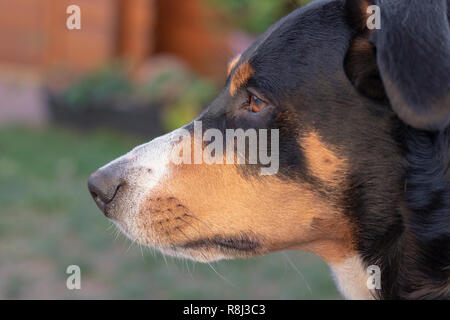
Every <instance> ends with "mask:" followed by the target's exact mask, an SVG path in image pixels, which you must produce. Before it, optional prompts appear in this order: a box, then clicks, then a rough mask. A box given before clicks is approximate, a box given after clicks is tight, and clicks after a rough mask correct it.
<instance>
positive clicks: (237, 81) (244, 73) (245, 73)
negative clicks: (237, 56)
mask: <svg viewBox="0 0 450 320" xmlns="http://www.w3.org/2000/svg"><path fill="white" fill-rule="evenodd" d="M254 72H255V70H253V67H252V66H251V65H250V63H248V62H245V63H243V64H241V65H240V66H239V67H238V68H237V69H236V70H235V71H234V74H233V76H232V78H231V84H230V93H231V95H235V94H236V92H237V90H238V89H239V88H240V87H241V86H243V85H244V84H245V83H247V81H248V79H249V78H250V77H251V76H252V75H253V73H254Z"/></svg>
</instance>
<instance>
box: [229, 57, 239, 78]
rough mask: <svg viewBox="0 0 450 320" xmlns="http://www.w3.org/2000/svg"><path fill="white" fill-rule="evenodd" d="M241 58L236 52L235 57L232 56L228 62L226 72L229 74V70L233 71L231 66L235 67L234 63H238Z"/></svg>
mask: <svg viewBox="0 0 450 320" xmlns="http://www.w3.org/2000/svg"><path fill="white" fill-rule="evenodd" d="M240 59H241V55H240V54H238V55H237V56H236V57H234V58H233V59H232V60H231V61H230V63H228V72H227V74H228V75H230V74H231V71H233V68H234V67H236V65H237V64H238V62H239V60H240Z"/></svg>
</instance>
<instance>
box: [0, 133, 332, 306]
mask: <svg viewBox="0 0 450 320" xmlns="http://www.w3.org/2000/svg"><path fill="white" fill-rule="evenodd" d="M142 142H143V141H138V140H137V139H133V138H129V137H128V138H127V137H122V136H120V135H118V134H113V133H108V132H95V133H82V134H81V133H77V132H72V131H68V130H64V129H56V128H49V129H40V130H32V129H20V128H7V129H5V128H3V129H0V208H1V209H0V257H1V259H0V298H43V299H47V298H69V299H77V298H112V299H116V298H123V299H129V298H136V299H158V298H167V299H203V298H205V299H206V298H209V299H251V298H261V299H317V298H319V299H336V298H340V297H339V294H338V293H337V291H336V289H335V287H334V284H333V281H332V280H331V277H330V272H329V270H328V267H327V266H326V265H325V264H324V263H323V262H322V261H320V260H319V259H318V258H316V257H315V256H313V255H311V254H307V253H301V252H289V253H278V254H272V255H269V256H266V257H261V258H254V259H246V260H234V261H224V262H218V263H214V264H213V267H214V269H215V270H216V271H217V273H219V274H220V276H219V275H218V274H217V273H216V272H215V271H214V270H213V269H212V268H211V267H210V266H208V265H205V264H199V263H193V262H190V261H179V260H174V259H172V258H163V257H162V256H161V255H160V254H159V253H156V254H155V253H153V251H152V250H150V249H144V250H143V251H141V249H140V248H139V247H138V246H137V245H134V246H133V245H131V242H130V241H129V240H127V239H125V238H124V237H123V236H121V235H119V236H118V237H117V239H116V236H115V231H114V228H112V227H111V224H110V223H109V222H108V221H107V220H106V219H105V218H104V217H103V215H102V214H101V213H100V212H99V210H98V209H97V208H96V206H95V204H94V202H93V201H92V200H91V198H90V196H89V193H88V191H87V188H86V181H87V178H88V176H89V174H90V173H91V172H93V171H94V170H95V169H96V168H98V167H100V166H101V165H103V164H105V163H107V162H109V161H110V160H112V159H114V158H115V157H117V156H119V155H121V154H123V153H124V152H126V151H128V150H130V149H131V148H132V147H133V146H135V145H136V144H138V143H142ZM71 264H76V265H79V266H80V267H81V272H82V280H81V286H82V289H81V290H72V291H70V290H68V289H66V277H67V275H66V274H65V270H66V268H67V266H68V265H71ZM292 264H295V265H296V267H293V266H292ZM296 269H298V270H296ZM308 286H309V287H310V289H308Z"/></svg>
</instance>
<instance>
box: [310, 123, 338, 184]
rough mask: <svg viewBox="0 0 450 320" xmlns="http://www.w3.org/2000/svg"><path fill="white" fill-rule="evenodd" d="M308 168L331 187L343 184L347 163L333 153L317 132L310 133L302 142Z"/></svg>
mask: <svg viewBox="0 0 450 320" xmlns="http://www.w3.org/2000/svg"><path fill="white" fill-rule="evenodd" d="M301 146H302V148H303V150H304V152H305V156H306V161H307V165H308V168H309V169H310V171H311V172H312V174H313V175H314V176H315V177H317V178H319V179H320V180H322V181H324V182H326V183H327V184H330V185H338V184H341V183H342V179H343V177H344V173H345V172H346V171H347V162H346V160H345V159H344V158H342V157H339V156H338V155H337V154H336V153H335V152H333V151H332V150H331V149H330V148H329V147H328V146H326V145H325V143H323V142H322V140H321V138H320V137H319V135H318V134H317V133H316V132H314V131H313V132H310V133H309V134H308V135H307V136H306V137H305V138H303V139H302V140H301Z"/></svg>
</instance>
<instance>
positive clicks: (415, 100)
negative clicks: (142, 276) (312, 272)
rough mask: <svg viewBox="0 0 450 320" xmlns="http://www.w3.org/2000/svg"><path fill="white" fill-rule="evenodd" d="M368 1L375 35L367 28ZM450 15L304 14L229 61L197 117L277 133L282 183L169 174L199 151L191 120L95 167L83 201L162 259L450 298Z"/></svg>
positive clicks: (187, 171)
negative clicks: (243, 265) (257, 262)
mask: <svg viewBox="0 0 450 320" xmlns="http://www.w3.org/2000/svg"><path fill="white" fill-rule="evenodd" d="M373 5H375V6H377V8H379V13H380V21H379V22H380V28H379V29H377V28H375V29H371V28H369V27H368V24H367V23H366V21H367V20H368V19H369V18H370V13H371V12H372V11H371V10H372V8H373V7H371V6H373ZM449 17H450V0H433V1H424V0H409V1H406V0H404V1H402V0H398V1H394V0H373V1H369V0H359V1H355V0H316V1H313V2H311V3H310V4H308V5H306V6H304V7H301V8H298V9H296V10H295V11H293V12H292V13H291V14H289V15H287V16H286V17H284V18H282V19H281V20H279V21H278V22H276V23H275V24H274V25H273V26H271V27H270V28H269V29H268V30H267V31H266V32H265V33H264V34H263V35H261V36H260V37H259V38H257V39H256V40H255V42H254V43H253V44H252V45H251V46H250V47H249V48H248V49H247V50H246V51H245V52H243V53H242V54H240V55H239V56H237V57H235V58H234V59H233V60H232V61H231V62H230V65H229V68H228V79H227V81H226V84H225V86H224V88H223V90H222V92H221V93H220V94H219V95H218V97H217V98H216V99H215V101H213V102H212V103H211V104H210V106H209V107H208V108H207V109H206V110H205V111H204V112H203V113H202V114H201V115H200V116H199V117H198V118H197V119H196V121H197V122H201V123H202V129H201V130H202V132H204V131H205V130H207V129H211V128H214V129H215V130H218V132H225V130H226V129H230V128H231V129H237V128H241V129H243V130H248V129H252V128H253V129H267V130H274V129H276V130H277V132H278V133H279V138H278V139H279V140H278V141H279V147H278V151H277V152H278V157H279V170H278V171H277V173H276V174H272V175H263V174H261V171H260V170H259V169H261V168H262V167H264V165H263V164H261V163H259V162H258V163H256V164H248V163H247V162H246V163H240V164H235V165H227V164H217V163H214V164H205V163H197V164H195V163H194V164H185V163H178V164H174V163H173V162H171V161H170V160H169V159H170V157H171V155H173V153H174V152H179V150H180V145H182V147H183V150H185V151H186V150H189V149H190V148H194V146H193V144H192V141H190V142H186V140H185V139H180V135H179V133H180V130H183V132H188V133H189V134H191V135H192V137H193V136H194V122H191V123H188V124H186V125H185V126H183V127H182V128H180V129H177V130H175V131H173V132H172V133H169V134H167V135H165V136H162V137H159V138H156V139H154V140H153V141H151V142H149V143H146V144H144V145H141V146H139V147H137V148H135V149H133V150H132V151H130V152H129V153H127V154H126V155H124V156H122V157H120V158H118V159H116V160H114V161H113V162H111V163H109V164H108V165H106V166H104V167H102V168H100V169H99V170H98V171H96V172H95V173H93V174H92V176H91V177H90V178H89V181H88V187H89V190H90V193H91V195H92V196H93V198H94V200H95V202H96V203H97V205H98V207H99V208H100V209H101V210H102V211H103V212H104V214H105V215H106V216H107V217H108V218H109V219H111V220H112V221H114V222H115V223H116V224H117V225H118V226H119V228H120V229H121V230H122V231H123V232H124V233H125V234H126V235H127V236H128V237H130V238H131V239H133V240H135V241H137V242H139V243H141V244H145V245H148V246H152V247H156V248H158V249H159V250H161V251H162V252H163V253H164V254H169V255H174V256H177V257H183V258H190V259H194V260H197V261H213V260H219V259H232V258H237V257H252V256H257V255H263V254H267V253H270V252H274V251H280V250H286V249H289V250H307V251H310V252H313V253H315V254H316V255H318V256H319V257H321V258H322V259H323V260H324V261H326V262H327V263H328V264H329V266H330V268H331V270H332V273H333V275H334V278H335V280H336V283H337V286H338V288H339V290H340V292H341V293H342V294H343V296H344V297H345V298H347V299H450V184H449V181H450V180H449V179H450V173H449V170H448V169H449V164H450V158H449V156H450V148H449V147H450V144H449V138H450V130H449V122H450V27H449V20H450V19H449ZM194 140H195V138H194ZM199 145H200V148H203V149H204V148H207V145H208V143H205V142H202V143H200V144H199ZM174 150H178V151H174ZM274 151H275V150H274ZM371 268H375V269H371ZM368 270H379V275H380V286H375V287H374V286H370V285H368V284H370V283H369V282H370V281H368V279H369V277H370V276H371V274H370V272H369V273H368Z"/></svg>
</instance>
